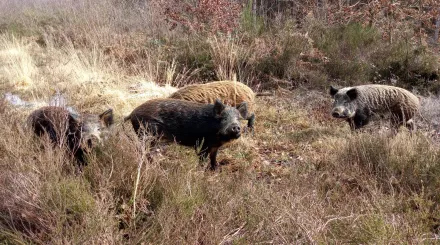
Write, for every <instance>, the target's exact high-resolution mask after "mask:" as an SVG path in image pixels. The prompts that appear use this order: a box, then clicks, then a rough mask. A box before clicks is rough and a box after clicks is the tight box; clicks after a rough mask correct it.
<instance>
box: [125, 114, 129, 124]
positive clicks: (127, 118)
mask: <svg viewBox="0 0 440 245" xmlns="http://www.w3.org/2000/svg"><path fill="white" fill-rule="evenodd" d="M130 118H131V114H130V115H128V116H126V117H124V122H126V121H128V120H130Z"/></svg>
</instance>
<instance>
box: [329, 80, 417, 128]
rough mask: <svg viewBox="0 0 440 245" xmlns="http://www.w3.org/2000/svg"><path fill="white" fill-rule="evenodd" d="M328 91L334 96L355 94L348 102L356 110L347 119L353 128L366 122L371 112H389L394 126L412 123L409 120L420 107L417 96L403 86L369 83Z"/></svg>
mask: <svg viewBox="0 0 440 245" xmlns="http://www.w3.org/2000/svg"><path fill="white" fill-rule="evenodd" d="M347 92H348V93H347ZM330 93H331V94H332V95H333V96H334V97H335V96H338V95H344V94H349V93H351V94H352V96H356V98H355V99H353V100H352V101H351V102H350V104H351V105H350V106H352V107H353V108H355V109H356V112H355V114H354V115H353V117H352V118H349V119H348V121H349V122H350V123H352V122H351V119H353V120H354V122H353V123H354V124H355V125H353V126H354V129H356V128H360V127H362V126H364V125H365V124H367V123H368V120H369V117H370V115H371V114H372V113H378V114H384V113H388V112H389V113H391V115H392V124H393V126H395V127H397V126H399V125H402V124H405V123H409V124H412V121H410V120H411V119H412V118H413V117H414V116H415V115H416V113H417V112H418V111H419V109H420V102H419V99H418V98H417V96H415V95H414V94H412V93H411V92H409V91H407V90H405V89H403V88H399V87H394V86H387V85H376V84H371V85H360V86H355V87H345V88H341V89H339V90H336V89H334V88H331V91H330ZM410 126H411V127H412V126H413V125H410Z"/></svg>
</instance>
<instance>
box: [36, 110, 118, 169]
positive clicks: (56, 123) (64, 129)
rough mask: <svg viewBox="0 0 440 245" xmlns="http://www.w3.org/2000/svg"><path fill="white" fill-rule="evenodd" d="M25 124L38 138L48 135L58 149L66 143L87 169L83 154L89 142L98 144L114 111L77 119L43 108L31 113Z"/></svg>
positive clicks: (89, 144)
mask: <svg viewBox="0 0 440 245" xmlns="http://www.w3.org/2000/svg"><path fill="white" fill-rule="evenodd" d="M28 122H29V123H30V125H31V126H32V128H33V131H34V133H35V134H37V135H38V136H41V135H43V134H46V133H47V134H48V136H49V138H50V140H51V141H52V142H53V143H54V144H57V145H60V144H63V143H66V144H67V148H68V150H69V153H71V154H72V155H73V156H74V157H75V159H76V160H77V161H78V163H79V164H80V165H86V160H85V153H86V152H87V151H88V149H90V148H91V147H92V146H93V145H92V138H96V139H97V140H99V141H101V131H102V129H104V128H108V127H109V126H110V125H111V124H113V110H112V109H109V110H107V111H105V112H104V113H102V114H100V115H99V116H98V115H84V116H83V117H79V116H77V115H73V114H71V113H70V112H69V111H67V110H66V109H65V108H63V107H56V106H46V107H42V108H40V109H37V110H35V111H34V112H32V113H31V114H30V115H29V117H28Z"/></svg>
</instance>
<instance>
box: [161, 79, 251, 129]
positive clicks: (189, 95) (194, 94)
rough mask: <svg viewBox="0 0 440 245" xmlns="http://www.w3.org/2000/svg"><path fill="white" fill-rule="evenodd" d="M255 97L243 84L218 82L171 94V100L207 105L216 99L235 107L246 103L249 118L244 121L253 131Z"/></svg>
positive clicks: (193, 86)
mask: <svg viewBox="0 0 440 245" xmlns="http://www.w3.org/2000/svg"><path fill="white" fill-rule="evenodd" d="M255 96H256V94H255V93H254V92H253V91H252V89H251V88H249V87H248V86H246V85H245V84H243V83H241V82H236V81H217V82H210V83H205V84H193V85H189V86H186V87H184V88H181V89H179V90H177V91H176V92H174V93H173V94H171V95H170V96H169V98H171V99H180V100H188V101H194V102H199V103H205V104H212V103H214V102H215V100H216V99H220V100H222V101H223V103H225V104H226V105H230V106H235V107H237V106H238V105H240V103H242V102H246V103H247V107H248V116H247V117H246V118H244V119H246V120H247V121H248V127H249V128H250V129H253V128H254V123H255V114H254V113H253V112H254V105H255Z"/></svg>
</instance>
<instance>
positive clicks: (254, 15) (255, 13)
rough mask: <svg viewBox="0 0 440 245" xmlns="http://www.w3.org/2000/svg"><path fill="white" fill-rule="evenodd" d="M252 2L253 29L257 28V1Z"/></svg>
mask: <svg viewBox="0 0 440 245" xmlns="http://www.w3.org/2000/svg"><path fill="white" fill-rule="evenodd" d="M251 1H252V15H253V16H252V19H253V21H254V27H255V26H257V0H251Z"/></svg>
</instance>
